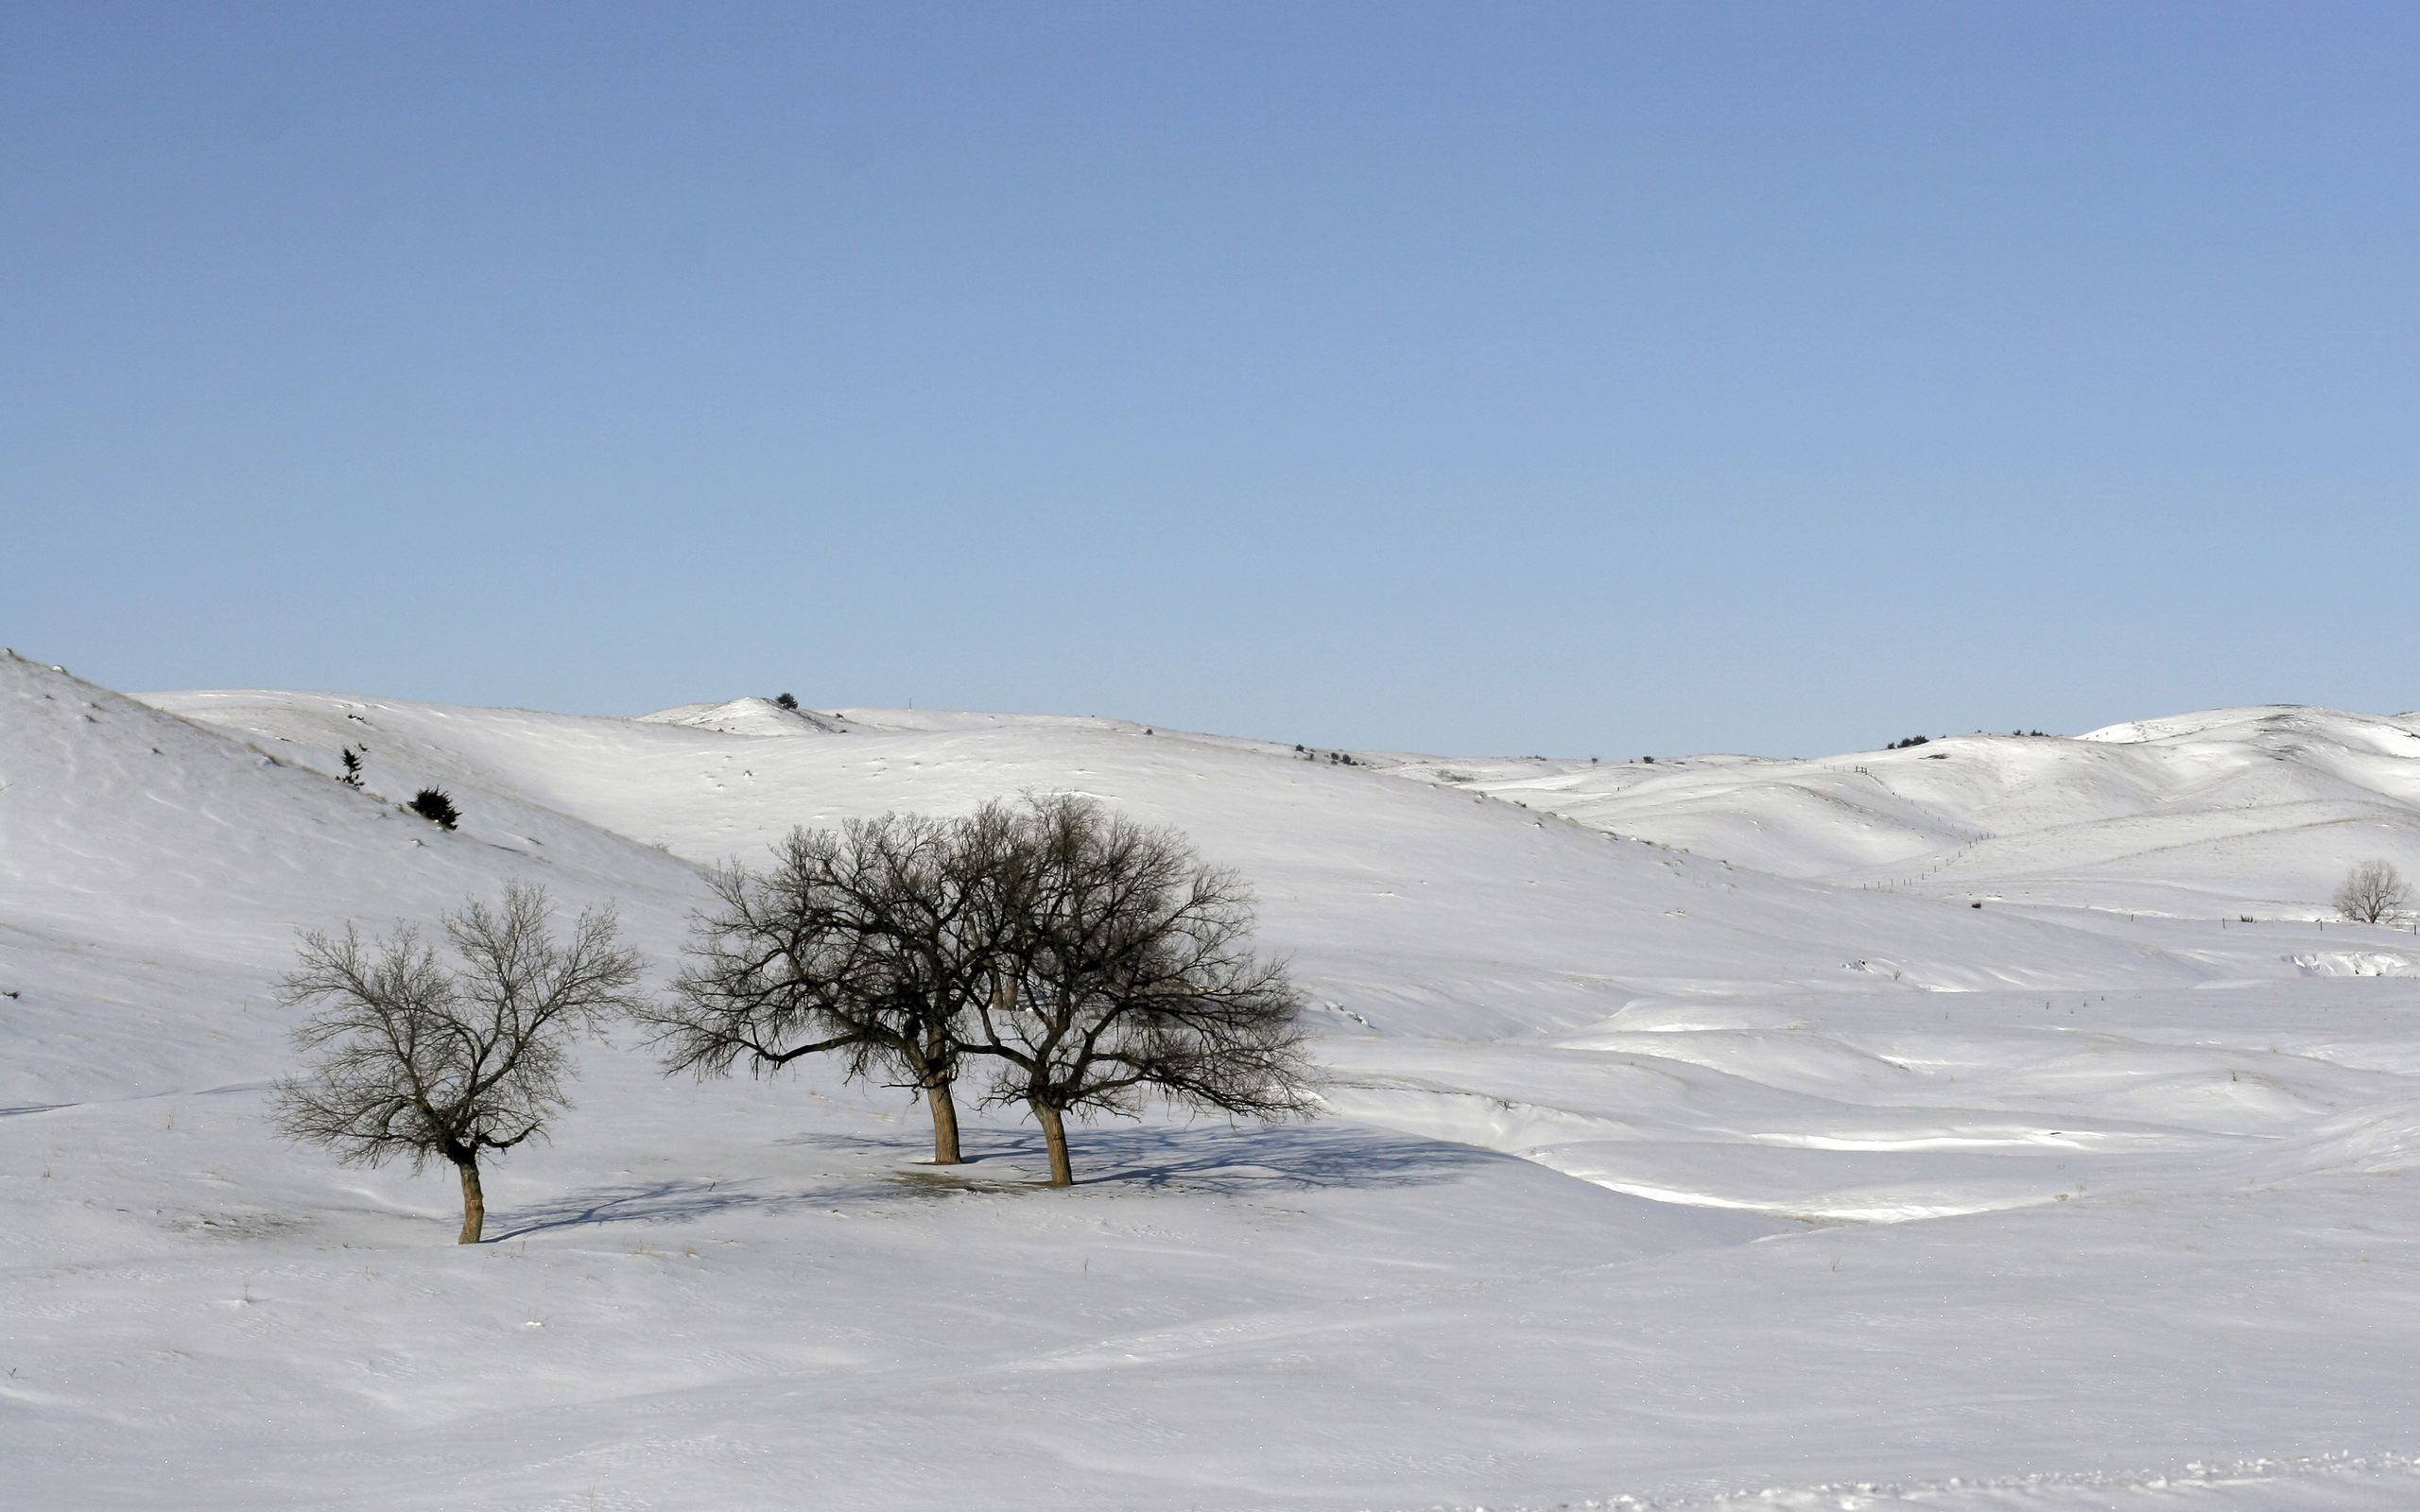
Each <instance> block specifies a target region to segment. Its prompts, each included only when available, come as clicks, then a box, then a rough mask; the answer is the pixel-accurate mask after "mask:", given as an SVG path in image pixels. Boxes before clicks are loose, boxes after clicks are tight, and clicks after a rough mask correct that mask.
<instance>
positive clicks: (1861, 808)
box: [1388, 706, 2420, 919]
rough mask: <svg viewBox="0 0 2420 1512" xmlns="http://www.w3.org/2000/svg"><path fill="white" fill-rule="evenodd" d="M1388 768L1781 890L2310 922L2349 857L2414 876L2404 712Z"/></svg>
mask: <svg viewBox="0 0 2420 1512" xmlns="http://www.w3.org/2000/svg"><path fill="white" fill-rule="evenodd" d="M1388 769H1389V770H1390V771H1392V772H1393V773H1395V774H1396V775H1399V776H1406V777H1412V778H1416V779H1419V780H1423V781H1426V782H1441V783H1443V784H1446V785H1450V786H1458V787H1462V788H1465V789H1468V790H1470V791H1475V792H1483V793H1487V794H1491V795H1493V796H1496V797H1500V798H1504V799H1510V800H1514V801H1518V802H1521V803H1524V804H1526V805H1528V806H1529V807H1530V808H1531V809H1533V810H1536V811H1538V812H1542V813H1551V814H1557V815H1561V816H1566V817H1569V818H1571V819H1574V820H1576V821H1578V822H1580V823H1582V824H1585V825H1588V826H1589V827H1591V828H1594V829H1599V830H1604V831H1607V832H1610V833H1618V834H1631V835H1638V836H1641V837H1644V838H1648V839H1653V840H1658V841H1661V842H1663V843H1665V844H1668V845H1674V846H1680V847H1684V848H1685V849H1687V850H1689V851H1693V852H1697V853H1702V854H1710V855H1719V856H1721V857H1723V858H1725V859H1727V860H1730V861H1732V862H1734V863H1736V864H1737V865H1740V866H1746V867H1755V868H1759V869H1763V870H1767V871H1771V872H1773V873H1775V874H1777V875H1781V876H1789V877H1801V878H1815V879H1822V880H1824V881H1829V882H1834V883H1841V884H1846V885H1877V886H1895V887H1903V888H1908V889H1910V890H1919V891H1930V892H1938V893H1943V894H1954V895H1956V896H1960V897H1992V896H1997V897H2000V898H2004V899H2008V900H2011V901H2017V900H2024V901H2032V902H2049V903H2056V904H2066V905H2081V906H2091V907H2101V908H2120V909H2133V910H2139V911H2145V912H2168V913H2174V914H2179V915H2184V916H2187V917H2203V918H2218V917H2221V916H2233V915H2235V914H2238V913H2246V912H2250V913H2255V914H2257V915H2259V916H2261V917H2271V916H2276V917H2290V918H2304V919H2308V918H2317V917H2324V916H2325V912H2326V900H2327V897H2328V895H2329V894H2330V892H2332V891H2333V889H2334V887H2335V885H2336V883H2337V881H2338V880H2339V879H2340V878H2341V877H2342V874H2343V871H2344V869H2345V868H2346V867H2347V866H2348V865H2350V864H2351V862H2353V861H2356V860H2359V859H2363V858H2365V857H2369V856H2373V855H2376V856H2382V857H2385V858H2387V859H2389V860H2391V861H2394V863H2395V864H2397V865H2398V866H2399V867H2401V868H2403V869H2404V870H2405V871H2407V872H2420V719H2414V718H2413V717H2411V716H2397V717H2394V718H2381V717H2377V716H2373V715H2366V714H2350V713H2337V712H2334V711H2329V710H2322V709H2308V708H2300V707H2294V706H2273V707H2266V708H2258V709H2234V710H2219V711H2212V712H2209V713H2199V714H2189V715H2182V716H2178V717H2175V718H2170V719H2162V720H2147V721H2141V722H2137V723H2134V724H2128V725H2121V726H2114V727H2112V728H2111V729H2109V730H2095V731H2092V732H2091V733H2089V734H2085V735H2082V736H2079V737H2077V738H2075V739H2072V740H2063V739H2057V738H2048V737H2015V736H2006V735H1959V736H1952V737H1948V738H1946V739H1944V740H1937V741H1933V742H1930V743H1928V744H1927V745H1924V746H1919V747H1911V748H1908V749H1902V750H1885V751H1868V752H1862V753H1858V754H1853V755H1846V756H1836V757H1827V758H1824V759H1821V760H1815V761H1769V760H1760V759H1757V758H1753V757H1736V756H1732V757H1725V756H1717V757H1696V758H1689V759H1686V760H1683V761H1662V762H1657V763H1654V764H1652V765H1649V764H1646V763H1643V762H1642V763H1621V764H1612V765H1591V764H1589V763H1587V762H1567V761H1564V762H1554V761H1542V760H1529V761H1438V760H1434V759H1430V758H1416V759H1410V760H1407V761H1403V762H1400V763H1397V764H1394V765H1391V766H1390V767H1389V768H1388Z"/></svg>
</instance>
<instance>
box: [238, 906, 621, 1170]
mask: <svg viewBox="0 0 2420 1512" xmlns="http://www.w3.org/2000/svg"><path fill="white" fill-rule="evenodd" d="M441 930H442V933H443V935H444V937H445V939H446V942H447V944H448V945H449V946H450V947H451V949H452V954H453V956H454V962H453V964H451V965H448V964H446V963H445V962H443V961H441V960H440V958H439V955H438V953H437V951H436V950H435V949H434V948H433V947H432V946H431V945H430V944H429V943H428V942H427V941H426V940H425V939H423V937H422V936H421V935H420V933H419V931H418V930H416V929H415V928H413V927H412V926H411V925H408V924H405V925H401V926H398V927H397V929H396V930H395V931H394V932H393V933H391V934H389V935H386V936H380V937H377V938H374V939H372V940H368V941H364V940H363V939H362V937H361V936H360V934H359V932H358V931H357V930H355V928H354V926H353V925H351V924H347V925H346V926H345V928H344V931H343V933H341V934H339V935H333V936H331V935H324V934H319V933H306V934H305V935H304V936H302V948H301V962H300V965H299V966H298V968H297V969H296V970H295V971H294V972H293V973H292V974H290V975H289V976H287V977H286V978H285V980H284V981H283V982H282V983H281V984H280V989H279V997H280V1000H281V1001H282V1002H284V1003H285V1004H286V1005H288V1006H290V1007H301V1008H304V1009H307V1010H308V1011H309V1017H307V1018H306V1019H304V1021H303V1022H302V1026H301V1027H300V1028H298V1029H297V1030H296V1031H295V1032H294V1040H295V1044H296V1046H297V1047H298V1048H299V1049H301V1050H302V1052H303V1053H304V1055H305V1057H306V1059H305V1063H304V1066H303V1069H302V1071H301V1073H300V1074H296V1075H293V1076H290V1077H287V1078H286V1079H285V1080H283V1081H281V1082H280V1083H278V1085H277V1090H276V1093H275V1099H274V1103H273V1105H272V1106H273V1115H274V1117H275V1119H276V1121H277V1125H278V1127H279V1130H280V1131H281V1132H282V1133H284V1134H285V1136H286V1137H287V1138H289V1139H293V1140H297V1141H301V1142H303V1143H313V1144H320V1145H324V1146H326V1147H327V1148H329V1149H331V1150H333V1151H335V1152H336V1155H337V1159H339V1160H343V1161H345V1162H347V1163H349V1164H359V1165H378V1164H383V1163H385V1162H386V1161H388V1160H397V1159H401V1160H407V1161H409V1162H410V1164H411V1166H412V1168H413V1169H414V1170H419V1169H420V1168H422V1167H423V1166H424V1165H426V1164H427V1163H428V1161H429V1160H432V1159H438V1158H441V1159H444V1160H450V1161H452V1162H454V1163H455V1164H457V1165H464V1164H469V1163H473V1162H475V1161H476V1160H477V1159H478V1156H479V1154H480V1152H482V1151H489V1150H508V1149H510V1148H512V1147H513V1146H514V1145H517V1144H520V1143H523V1142H525V1141H527V1140H529V1139H532V1138H537V1137H542V1136H543V1135H544V1129H545V1125H546V1120H547V1119H548V1117H549V1116H550V1115H551V1114H552V1113H554V1112H555V1110H557V1109H558V1108H562V1106H564V1103H565V1101H566V1098H565V1093H564V1087H565V1084H566V1083H567V1081H568V1080H569V1079H570V1075H571V1071H572V1064H571V1056H572V1049H573V1046H574V1044H575V1042H576V1041H577V1040H578V1039H579V1036H580V1035H581V1034H583V1033H585V1032H588V1031H590V1030H592V1029H594V1028H596V1027H597V1026H598V1025H599V1024H600V1023H601V1022H603V1021H604V1020H605V1019H606V1018H607V1017H608V1016H611V1015H614V1014H620V1013H626V1012H629V1011H631V1009H633V1008H634V1007H636V1005H637V1004H638V1001H639V999H638V995H637V992H636V990H635V989H636V987H637V984H638V982H639V977H640V963H639V957H638V955H637V954H635V953H633V952H631V951H626V950H623V949H620V948H619V947H617V946H616V945H615V944H614V913H613V911H612V910H611V909H610V908H599V909H592V910H590V911H588V912H586V913H583V914H581V915H580V916H579V919H578V921H577V922H575V923H574V924H573V926H572V929H571V933H570V936H569V937H568V938H563V939H559V938H558V937H557V936H555V934H554V932H553V931H552V930H551V929H550V928H549V927H548V908H547V903H546V895H545V891H544V888H541V887H537V886H530V885H518V884H516V885H512V886H510V887H508V888H506V890H505V894H504V898H503V901H502V902H500V903H499V904H497V905H495V906H490V905H489V904H488V903H486V902H480V901H477V900H472V901H471V902H466V903H465V904H464V905H463V906H462V907H461V908H460V909H459V910H458V911H457V912H455V913H451V914H448V915H446V916H444V918H443V919H442V920H441Z"/></svg>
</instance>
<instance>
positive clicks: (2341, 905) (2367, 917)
mask: <svg viewBox="0 0 2420 1512" xmlns="http://www.w3.org/2000/svg"><path fill="white" fill-rule="evenodd" d="M2410 897H2411V886H2410V885H2408V884H2406V883H2405V882H2404V880H2403V873H2401V872H2399V871H2397V870H2395V869H2394V866H2392V865H2391V864H2389V863H2387V862H2384V861H2364V862H2362V863H2361V864H2360V865H2359V866H2357V867H2355V868H2353V869H2352V870H2350V871H2348V872H2346V873H2344V880H2343V881H2342V882H2341V883H2339V884H2338V885H2337V887H2336V911H2337V912H2338V913H2340V914H2342V915H2343V916H2344V917H2345V918H2347V919H2352V920H2353V921H2354V922H2356V923H2360V924H2380V923H2384V922H2385V921H2386V920H2388V919H2393V918H2394V916H2395V915H2396V914H2397V913H2399V912H2401V911H2402V908H2403V904H2404V902H2405V901H2406V900H2408V899H2409V898H2410Z"/></svg>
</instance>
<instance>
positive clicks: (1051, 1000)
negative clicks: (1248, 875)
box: [968, 796, 1318, 1186]
mask: <svg viewBox="0 0 2420 1512" xmlns="http://www.w3.org/2000/svg"><path fill="white" fill-rule="evenodd" d="M1007 855H1008V858H1009V860H1010V861H1011V869H1010V870H1009V872H1008V874H1007V876H1006V880H1005V881H1004V882H1003V884H1002V885H1000V886H999V887H998V888H996V889H995V890H994V897H995V898H996V899H998V900H999V901H1000V902H1002V903H1003V904H1004V905H1005V907H1006V910H1007V914H1008V919H1007V925H1008V927H1007V931H1006V933H1007V934H1008V936H1009V938H1010V940H1011V947H1012V948H1011V949H1010V950H1009V951H1008V952H1006V953H1005V954H1004V955H1003V957H1002V960H1003V965H1002V969H1001V970H1000V971H998V972H997V973H995V975H994V983H993V987H994V990H993V992H992V994H991V995H990V996H989V997H987V998H985V999H984V1000H982V1001H981V1002H980V1003H979V1004H978V1005H977V1012H976V1038H975V1039H974V1040H973V1041H972V1042H971V1043H970V1045H969V1047H968V1048H969V1049H970V1050H971V1051H973V1052H974V1053H977V1054H979V1055H983V1056H986V1057H991V1058H992V1059H993V1060H994V1061H995V1062H996V1064H997V1067H998V1075H997V1077H996V1078H995V1080H994V1084H993V1087H992V1090H991V1094H990V1098H989V1100H990V1101H992V1102H994V1103H1023V1104H1025V1105H1026V1106H1027V1107H1028V1108H1030V1109H1032V1112H1033V1115H1034V1119H1035V1121H1036V1122H1037V1123H1038V1124H1040V1125H1041V1126H1042V1136H1043V1141H1044V1143H1045V1145H1046V1148H1047V1150H1048V1154H1049V1158H1050V1184H1051V1185H1053V1186H1067V1185H1071V1184H1072V1183H1073V1182H1074V1180H1075V1172H1074V1168H1073V1165H1072V1163H1071V1162H1070V1160H1069V1159H1068V1153H1067V1133H1066V1120H1067V1119H1068V1118H1069V1117H1070V1116H1076V1117H1082V1116H1084V1115H1087V1114H1094V1113H1129V1114H1131V1113H1132V1112H1134V1111H1136V1110H1137V1109H1138V1108H1139V1106H1140V1105H1141V1104H1142V1103H1143V1102H1144V1101H1145V1100H1146V1099H1149V1098H1152V1097H1157V1098H1161V1099H1165V1100H1167V1101H1169V1102H1173V1103H1175V1104H1178V1105H1180V1106H1184V1107H1190V1108H1203V1109H1210V1110H1216V1111H1220V1112H1226V1113H1233V1114H1242V1115H1245V1116H1250V1117H1260V1118H1283V1117H1293V1116H1307V1115H1309V1114H1310V1113H1311V1112H1313V1111H1314V1110H1315V1109H1316V1108H1317V1106H1318V1105H1317V1101H1316V1099H1315V1098H1314V1097H1313V1096H1312V1093H1311V1090H1310V1081H1311V1068H1310V1063H1309V1060H1308V1058H1307V1057H1306V1056H1305V1053H1304V1045H1303V1041H1304V1033H1303V1028H1302V1024H1301V1019H1300V1015H1301V999H1300V997H1299V995H1298V994H1297V993H1296V991H1295V990H1294V988H1293V986H1292V984H1291V983H1290V982H1288V979H1287V974H1286V969H1285V966H1284V963H1282V962H1280V961H1276V960H1272V959H1265V958H1263V957H1260V956H1258V955H1256V954H1253V948H1252V934H1253V909H1252V894H1251V891H1250V889H1249V888H1248V887H1246V885H1244V882H1243V880H1242V878H1241V877H1240V876H1239V875H1238V874H1237V873H1236V872H1234V871H1232V870H1228V869H1225V868H1217V867H1211V866H1207V865H1205V864H1203V862H1202V861H1201V857H1200V856H1198V855H1197V854H1196V853H1195V852H1194V850H1193V848H1192V846H1191V845H1190V844H1189V843H1187V842H1186V840H1185V838H1184V836H1183V835H1182V834H1180V833H1177V832H1175V831H1174V830H1169V829H1159V828H1151V827H1148V826H1145V825H1142V824H1139V823H1137V822H1135V821H1134V820H1132V819H1130V818H1128V817H1127V816H1124V815H1120V814H1116V813H1113V812H1112V811H1110V810H1109V809H1107V808H1105V807H1103V806H1102V805H1101V804H1099V803H1098V802H1095V801H1093V800H1091V799H1081V798H1074V797H1067V796H1051V797H1042V798H1029V799H1028V800H1027V802H1026V804H1025V806H1024V808H1023V809H1022V810H1021V811H1020V812H1019V813H1018V815H1017V826H1016V833H1015V836H1014V843H1013V844H1012V845H1011V847H1010V848H1009V851H1008V852H1007Z"/></svg>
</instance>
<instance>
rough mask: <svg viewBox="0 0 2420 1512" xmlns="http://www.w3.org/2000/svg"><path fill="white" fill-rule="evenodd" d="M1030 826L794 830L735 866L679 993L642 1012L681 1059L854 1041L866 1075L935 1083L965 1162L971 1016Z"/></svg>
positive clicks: (852, 1048)
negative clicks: (964, 1060)
mask: <svg viewBox="0 0 2420 1512" xmlns="http://www.w3.org/2000/svg"><path fill="white" fill-rule="evenodd" d="M1014 831H1015V824H1014V820H1013V817H1012V816H1011V815H1010V814H1009V812H1008V811H1007V810H1005V809H1002V808H1000V807H998V806H997V805H989V806H986V807H985V808H984V809H982V810H980V811H978V812H977V814H975V815H973V816H969V817H966V818H962V819H958V820H947V821H945V820H941V819H933V818H926V817H924V816H918V815H901V814H886V815H884V816H882V817H880V818H878V819H853V820H851V821H849V822H848V823H847V824H845V825H844V826H842V827H841V828H840V829H839V830H838V831H832V830H804V829H801V830H793V831H791V832H790V833H789V834H788V835H787V836H786V837H785V838H784V839H783V840H782V841H781V842H780V843H779V844H778V845H776V846H775V848H774V854H773V862H772V865H771V866H770V867H769V868H767V869H765V870H764V871H761V872H755V871H750V870H749V869H748V868H745V867H740V866H736V865H735V866H731V867H727V868H724V869H723V870H722V871H720V872H718V873H717V875H716V877H715V879H714V889H715V899H716V903H715V906H714V907H712V908H710V909H709V910H707V911H706V912H704V913H701V914H700V915H699V916H698V917H697V919H695V920H694V926H693V929H692V932H691V936H690V943H689V949H688V964H687V965H686V967H685V968H684V969H683V971H682V972H681V974H680V975H679V976H678V977H676V978H675V979H674V981H673V984H672V994H671V997H670V999H669V1001H667V1002H666V1003H663V1004H660V1005H650V1006H648V1007H647V1008H644V1009H642V1010H640V1012H639V1013H638V1015H637V1017H638V1018H639V1020H640V1022H642V1023H643V1024H644V1025H645V1026H646V1028H647V1029H648V1031H649V1033H650V1035H651V1037H652V1040H653V1042H654V1043H655V1045H656V1046H657V1048H658V1050H659V1051H660V1052H661V1053H662V1055H663V1057H664V1062H665V1069H666V1071H667V1072H682V1071H686V1072H691V1073H693V1074H698V1075H701V1076H712V1075H724V1074H729V1073H730V1072H731V1071H732V1070H733V1068H734V1067H735V1066H738V1065H741V1064H745V1065H746V1066H747V1067H748V1068H749V1070H750V1071H751V1072H752V1073H754V1074H759V1075H764V1074H770V1073H772V1072H775V1071H778V1070H779V1069H781V1068H782V1067H784V1066H787V1065H788V1064H789V1063H790V1062H792V1061H794V1060H798V1059H801V1058H802V1057H807V1056H814V1055H821V1054H825V1053H835V1054H838V1055H841V1056H844V1057H846V1060H847V1066H848V1074H849V1075H850V1076H852V1077H861V1076H873V1077H882V1078H886V1079H888V1080H889V1081H890V1084H891V1085H893V1086H901V1087H906V1088H908V1090H910V1091H913V1092H915V1093H916V1095H918V1096H920V1097H922V1098H923V1099H924V1101H925V1107H926V1108H927V1109H928V1110H929V1111H930V1113H931V1115H932V1121H933V1163H934V1164H936V1165H956V1164H958V1163H959V1160H960V1159H961V1155H960V1150H959V1126H958V1102H957V1097H956V1085H957V1081H958V1075H959V1054H960V1049H961V1040H962V1034H963V1024H964V1022H965V1020H966V1017H967V1013H968V1010H969V1008H970V1007H971V1006H972V1005H973V1004H974V1003H975V1002H976V1001H977V999H979V998H981V997H983V996H985V995H987V994H988V993H989V992H990V991H991V988H992V982H993V980H994V976H995V975H996V974H997V971H998V967H997V957H998V955H999V953H1000V950H1001V948H1002V941H1003V937H1004V935H1005V931H1006V929H1007V928H1008V922H1009V919H1010V916H1009V914H1008V913H1007V912H1005V911H1004V910H1003V908H1002V907H1001V906H1000V903H999V901H998V897H997V894H998V890H999V886H1000V880H1001V878H1002V876H1003V875H1004V874H1005V873H1006V872H1008V871H1010V870H1012V869H1013V868H1011V867H1010V866H1009V864H1008V861H1007V857H1008V855H1009V852H1010V851H1011V842H1012V838H1013V834H1014Z"/></svg>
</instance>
